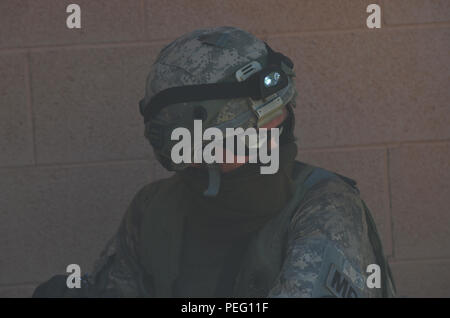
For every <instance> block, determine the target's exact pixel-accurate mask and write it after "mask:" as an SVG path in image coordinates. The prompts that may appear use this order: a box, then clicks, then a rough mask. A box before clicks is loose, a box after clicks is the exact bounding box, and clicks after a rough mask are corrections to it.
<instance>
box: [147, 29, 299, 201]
mask: <svg viewBox="0 0 450 318" xmlns="http://www.w3.org/2000/svg"><path fill="white" fill-rule="evenodd" d="M294 76H295V73H294V71H293V63H292V61H291V60H290V59H289V58H287V57H286V56H284V55H283V54H281V53H278V52H274V51H273V50H272V49H271V48H270V47H269V46H268V45H267V44H266V43H265V42H263V41H261V40H259V39H258V38H256V37H255V36H253V35H252V34H250V33H248V32H246V31H243V30H241V29H239V28H234V27H218V28H212V29H203V30H196V31H193V32H191V33H188V34H185V35H183V36H181V37H180V38H178V39H176V40H175V41H173V42H172V43H170V44H168V45H167V46H165V47H164V48H163V49H162V50H161V52H160V53H159V55H158V56H157V58H156V61H155V62H154V64H153V65H152V68H151V71H150V73H149V75H148V77H147V82H146V91H145V97H144V98H143V99H142V100H141V102H140V105H139V106H140V107H139V108H140V112H141V114H142V115H143V117H144V122H145V136H146V137H147V138H148V140H149V141H150V144H151V145H152V147H153V149H154V152H155V155H156V157H157V159H158V160H159V161H160V162H161V164H162V165H163V166H164V167H165V168H166V169H167V170H169V171H179V170H183V169H185V168H187V167H188V166H190V164H186V163H180V164H176V163H174V162H173V161H172V160H171V150H172V147H173V146H174V144H175V143H176V141H173V140H171V133H172V131H173V130H174V129H175V128H178V127H184V128H187V129H188V130H189V131H190V132H191V136H193V135H194V133H193V132H194V120H195V119H199V120H202V128H203V130H205V129H207V128H210V127H216V128H219V129H220V130H221V131H222V132H223V133H225V129H226V128H238V127H241V128H243V129H247V128H250V127H253V128H259V127H261V126H263V125H264V124H266V123H268V122H269V121H271V120H273V119H274V118H276V117H278V116H281V115H282V114H283V109H286V110H287V111H288V114H289V115H288V116H287V118H286V119H285V120H284V121H283V123H282V124H281V125H280V128H283V129H284V130H283V131H282V135H281V137H280V138H281V139H282V137H283V135H284V137H286V136H289V135H290V136H292V129H293V126H294V125H293V121H294V116H293V112H292V107H295V96H296V94H297V92H296V90H295V86H294V83H293V77H294ZM193 152H194V149H192V155H193ZM207 166H208V168H209V175H210V178H209V179H210V184H209V188H208V191H206V193H205V194H206V195H215V194H216V193H217V192H218V187H219V184H220V170H219V169H218V167H217V165H214V164H208V165H207Z"/></svg>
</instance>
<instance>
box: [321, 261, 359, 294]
mask: <svg viewBox="0 0 450 318" xmlns="http://www.w3.org/2000/svg"><path fill="white" fill-rule="evenodd" d="M325 286H326V287H327V288H328V290H329V291H330V292H331V293H332V294H333V295H334V296H336V297H340V298H360V297H361V296H360V294H359V292H358V288H357V287H356V286H355V285H354V284H353V282H352V280H351V279H350V278H349V277H348V276H347V275H346V274H344V273H343V272H341V271H339V270H338V269H337V268H336V265H334V264H331V266H330V270H329V272H328V276H327V280H326V283H325Z"/></svg>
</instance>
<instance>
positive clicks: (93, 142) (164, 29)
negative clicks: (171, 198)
mask: <svg viewBox="0 0 450 318" xmlns="http://www.w3.org/2000/svg"><path fill="white" fill-rule="evenodd" d="M70 3H77V4H79V5H80V6H81V9H82V29H81V30H69V29H67V28H66V26H65V20H66V17H67V13H66V12H65V11H66V10H65V9H66V6H67V5H68V4H70ZM370 3H378V4H380V5H381V8H382V20H383V24H382V28H381V29H380V30H369V29H367V27H366V24H365V21H366V18H367V15H368V14H367V13H366V7H367V5H368V4H370ZM273 4H274V1H269V0H259V1H254V0H239V1H238V0H228V1H213V0H171V1H163V0H149V1H145V0H127V1H122V0H121V1H119V0H95V1H87V0H75V1H72V0H71V1H66V0H45V1H44V0H4V1H1V2H0V75H1V77H0V78H1V80H0V296H3V297H5V296H29V295H30V294H31V292H32V290H33V288H34V287H35V286H36V285H37V284H38V283H39V282H42V281H44V280H46V279H48V278H49V276H50V275H52V274H55V273H62V272H64V271H65V267H66V266H67V265H68V264H71V263H77V264H80V265H81V268H82V270H83V271H88V270H89V269H90V268H91V266H92V262H93V260H94V259H95V258H96V257H97V255H98V253H99V252H100V250H101V249H102V247H103V245H104V243H105V242H106V240H107V239H108V237H110V236H111V235H112V234H113V233H114V232H115V230H116V228H117V226H118V224H119V222H120V219H121V216H122V215H123V213H124V211H125V209H126V207H127V205H128V203H129V202H130V200H131V198H132V196H133V194H134V193H135V192H136V191H137V190H138V189H139V188H140V187H141V186H142V185H144V184H146V183H148V182H150V181H152V180H155V179H157V178H160V177H161V176H163V175H164V174H165V173H164V171H163V170H162V169H161V168H160V167H159V166H158V164H157V163H156V162H155V160H154V159H153V156H152V153H151V149H150V147H149V146H148V144H147V142H146V141H145V140H144V137H143V125H142V121H141V118H140V116H139V114H138V109H137V102H138V100H139V99H140V98H141V97H142V95H143V92H144V80H145V76H146V73H147V72H148V70H149V67H150V65H151V63H152V61H153V59H154V58H155V56H156V54H157V52H158V51H159V49H160V48H161V47H162V46H163V45H164V44H166V43H168V42H169V41H170V40H172V39H174V38H176V37H177V36H179V35H181V34H182V33H184V32H187V31H190V30H193V29H196V28H200V27H208V26H218V25H233V26H238V27H241V28H244V29H246V30H249V31H251V32H253V33H254V34H256V35H258V36H260V37H261V38H263V39H265V40H267V41H268V42H269V44H270V45H271V46H273V47H274V48H275V49H279V50H282V51H283V52H285V53H286V54H287V55H288V56H290V57H292V59H293V60H294V62H295V66H296V72H297V87H298V90H299V92H300V94H299V98H298V107H297V109H296V116H297V124H296V134H297V136H298V137H299V142H298V144H299V147H300V152H299V155H298V158H299V159H300V160H303V161H306V162H310V163H313V164H317V165H321V166H323V167H326V168H329V169H332V170H336V171H338V172H340V173H343V174H345V175H347V176H350V177H352V178H354V179H356V180H357V181H358V183H359V185H360V188H361V191H362V193H363V197H364V198H365V200H366V201H367V203H368V205H369V206H370V207H371V209H372V210H373V213H374V214H375V218H376V221H377V223H378V227H379V229H380V231H381V233H382V236H383V242H384V245H385V250H386V253H387V254H388V255H389V260H390V262H391V264H392V268H393V271H394V275H395V278H396V281H397V285H398V289H399V294H400V296H408V297H414V296H446V297H449V296H450V213H449V212H450V169H449V168H450V166H449V162H450V160H449V158H450V103H449V100H450V90H449V84H450V83H449V75H450V69H449V65H450V59H449V51H450V2H449V1H448V0H433V1H431V0H369V1H366V0H314V1H312V0H283V1H279V4H278V5H276V6H274V5H273Z"/></svg>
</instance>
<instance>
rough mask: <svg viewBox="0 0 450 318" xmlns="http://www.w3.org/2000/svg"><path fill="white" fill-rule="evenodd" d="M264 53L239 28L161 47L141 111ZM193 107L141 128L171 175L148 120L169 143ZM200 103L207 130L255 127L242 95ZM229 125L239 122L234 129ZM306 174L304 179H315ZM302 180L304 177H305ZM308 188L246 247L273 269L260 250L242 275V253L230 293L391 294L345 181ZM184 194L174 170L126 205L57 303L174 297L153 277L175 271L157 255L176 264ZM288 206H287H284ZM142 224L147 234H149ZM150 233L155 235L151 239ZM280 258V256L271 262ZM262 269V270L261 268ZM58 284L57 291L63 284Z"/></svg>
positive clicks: (224, 76) (290, 103) (363, 215)
mask: <svg viewBox="0 0 450 318" xmlns="http://www.w3.org/2000/svg"><path fill="white" fill-rule="evenodd" d="M224 35H226V36H224ZM265 53H266V49H265V47H264V43H263V42H262V41H259V40H257V39H256V38H254V37H253V36H251V35H249V34H248V33H246V32H245V31H242V30H239V29H236V28H230V27H221V28H216V29H209V30H198V31H194V32H192V33H190V34H188V35H185V36H183V37H181V38H179V39H177V40H176V41H174V42H172V43H171V44H169V45H168V46H166V47H165V48H164V49H163V50H162V51H161V53H160V54H159V56H158V58H157V62H156V63H155V64H154V66H153V68H152V71H151V73H150V75H149V77H148V79H147V87H146V96H145V98H144V100H143V103H142V104H141V111H144V110H145V109H143V108H145V104H146V103H148V102H149V101H150V100H151V98H152V97H153V96H154V95H155V94H156V93H158V92H160V91H161V90H164V89H166V88H168V87H173V86H183V85H190V84H201V83H216V82H221V81H225V82H226V81H233V80H234V73H235V72H236V69H237V68H239V67H242V65H243V64H246V63H249V62H251V61H252V60H255V59H260V61H261V63H264V54H265ZM286 72H287V74H288V75H289V86H288V87H287V89H286V90H285V92H284V95H283V97H285V103H284V104H283V106H286V107H287V108H289V109H291V107H295V98H294V97H295V96H296V91H295V87H294V85H293V82H291V81H292V78H293V77H294V76H295V74H294V72H293V71H292V70H289V69H286ZM199 105H202V103H179V104H176V105H171V106H170V107H166V108H165V109H163V110H162V111H161V112H160V113H159V115H158V116H157V118H156V119H155V120H154V121H153V122H148V123H146V128H145V135H146V136H147V138H148V139H149V140H150V141H151V143H152V145H153V146H154V148H155V153H156V155H157V157H158V159H159V160H160V161H161V162H162V163H163V165H164V166H165V167H166V168H169V169H170V170H176V171H177V170H183V169H185V168H186V165H183V164H181V165H174V164H173V163H172V162H170V160H169V159H170V149H171V147H172V144H171V143H170V142H169V143H167V144H165V145H163V146H161V147H159V149H156V147H155V144H156V142H155V133H154V132H153V131H152V129H153V127H155V122H156V126H157V127H158V128H159V129H160V131H159V134H160V135H157V136H156V137H157V138H159V137H161V136H164V135H166V137H167V133H168V132H170V130H171V129H173V128H175V127H180V126H185V125H186V118H188V119H191V118H192V117H191V116H192V112H193V111H195V109H196V107H198V106H199ZM203 106H205V108H206V109H208V114H207V117H206V118H205V120H204V123H205V125H204V129H206V128H208V127H217V126H218V125H221V124H224V123H225V125H224V126H223V127H222V128H225V127H227V125H228V126H236V125H238V126H239V127H243V128H247V127H253V126H255V124H256V121H257V119H256V117H255V116H254V115H253V113H252V112H249V111H248V109H249V100H248V99H247V98H237V99H233V100H225V101H208V102H207V103H205V104H204V105H203ZM236 118H241V120H240V121H239V122H236V120H235V119H236ZM191 120H192V119H191ZM292 128H293V127H291V129H292ZM164 129H166V130H164ZM161 131H162V132H161ZM290 133H292V131H290ZM161 134H162V135H161ZM284 134H285V135H287V134H288V133H287V132H285V133H284ZM282 136H283V135H282ZM291 137H292V136H291ZM152 139H153V140H152ZM156 141H157V140H156ZM297 166H299V167H302V168H301V169H300V168H299V169H300V174H302V172H301V171H307V170H308V169H309V168H310V167H309V168H308V166H307V165H304V164H300V163H298V164H297ZM310 170H311V169H310ZM311 171H312V170H311ZM311 171H309V173H310V174H311V175H314V174H313V173H311ZM309 176H310V175H309V174H308V178H309ZM305 178H306V175H305ZM306 180H307V181H308V180H310V179H306ZM303 181H304V180H303ZM316 181H317V180H316ZM305 184H306V183H301V184H297V185H296V189H297V190H301V191H303V192H302V195H301V200H300V202H298V204H295V205H293V206H292V211H293V212H291V213H292V214H290V215H289V218H288V221H289V222H288V223H287V224H286V226H279V227H278V229H277V231H279V233H271V232H270V230H269V231H266V232H267V233H265V232H264V229H266V230H267V229H270V227H267V226H265V227H263V228H262V229H261V231H259V232H257V233H256V234H255V236H254V237H258V235H259V236H262V237H260V240H259V241H256V243H255V242H254V243H255V244H253V245H249V247H250V249H249V250H248V251H247V254H248V255H250V254H252V252H254V251H252V250H251V249H252V248H253V250H257V249H258V248H259V247H261V249H262V250H264V249H269V250H268V253H273V255H281V258H280V259H279V261H278V262H277V261H275V262H273V264H275V265H270V263H271V261H272V260H271V259H270V258H271V257H270V255H272V254H270V255H269V254H265V253H266V252H267V251H265V250H264V251H263V252H262V254H261V255H259V256H258V255H256V258H253V262H254V264H253V265H254V270H253V269H252V270H247V268H245V267H246V266H247V265H249V267H251V266H253V265H251V264H252V263H251V262H252V260H251V259H250V261H248V262H247V263H246V261H245V259H246V258H245V255H244V256H243V257H242V258H243V259H244V261H243V263H242V268H241V270H240V271H239V272H238V273H237V275H236V277H235V278H233V279H235V280H236V284H235V285H236V286H237V287H236V289H235V290H234V292H233V293H232V294H230V295H227V296H237V297H258V296H260V297H334V296H335V297H381V296H390V295H392V294H393V293H394V287H393V281H392V278H391V276H390V272H389V268H388V266H387V265H386V261H385V258H384V255H382V248H381V243H380V242H379V238H378V234H376V229H375V228H374V225H373V221H372V220H371V216H370V213H369V212H368V210H367V208H366V206H365V204H364V202H363V201H362V200H361V198H360V197H359V191H358V190H357V188H356V187H355V185H354V183H353V182H351V181H350V180H349V179H347V178H345V177H339V176H336V175H332V177H329V178H324V179H322V180H318V181H317V182H313V183H312V184H310V186H306V185H305ZM188 193H189V189H188V187H186V185H184V184H183V183H182V182H180V179H179V177H178V173H176V174H175V175H174V176H172V177H170V178H168V179H164V180H160V181H157V182H154V183H152V184H149V185H147V186H145V187H144V188H143V189H141V190H140V191H139V192H138V193H137V195H136V196H135V198H134V199H133V201H132V203H131V204H130V206H129V208H128V210H127V212H126V214H125V216H124V218H123V220H122V223H121V225H120V228H119V230H118V232H117V234H116V235H115V236H114V238H113V239H112V240H111V241H110V242H109V243H108V244H107V247H106V248H105V250H104V251H103V253H102V255H101V257H100V259H99V261H98V262H97V263H96V266H95V269H94V271H93V273H92V274H91V275H90V276H89V277H87V278H86V279H85V280H84V281H83V287H82V288H81V289H80V290H65V291H64V292H63V293H60V294H59V296H66V297H76V296H85V297H91V296H92V297H136V296H141V297H147V296H149V297H152V296H156V297H159V296H161V295H164V296H171V295H172V291H171V290H170V288H167V286H166V287H165V289H166V290H164V291H163V292H161V288H162V287H161V286H164V284H159V285H158V280H159V281H162V282H163V283H164V280H170V279H172V278H173V276H174V275H175V274H176V273H177V270H178V268H177V266H178V262H177V261H168V262H167V265H165V264H166V263H164V261H161V262H160V263H158V259H157V258H158V257H159V256H158V255H162V254H164V253H165V254H168V255H165V254H164V256H165V257H167V259H165V261H167V260H176V258H174V259H172V258H170V257H171V255H169V254H170V253H171V252H172V251H171V250H170V249H171V247H172V246H170V245H169V246H168V251H166V250H165V248H162V247H161V246H163V244H166V241H167V239H166V236H165V235H169V234H167V233H168V232H171V231H172V233H171V234H170V235H172V236H170V239H169V240H173V241H176V240H177V239H179V238H178V237H177V235H178V234H177V233H178V231H179V230H181V229H182V228H181V227H177V228H175V229H172V228H171V224H175V225H177V224H178V223H177V222H178V221H177V219H176V218H174V220H170V217H171V214H170V213H169V212H170V211H171V210H173V211H179V210H183V208H184V206H183V204H185V203H186V204H187V202H189V195H188ZM289 204H291V202H288V204H287V205H289ZM168 206H170V207H171V208H170V207H168ZM149 215H151V218H150V220H151V222H150V223H148V221H146V219H148V218H149ZM174 215H175V214H174ZM274 220H275V221H274ZM276 220H277V217H274V218H273V219H271V220H270V222H267V223H268V224H269V225H270V223H271V224H272V225H273V224H274V223H276ZM146 222H147V223H146ZM170 222H174V223H170ZM147 224H148V225H149V226H153V228H152V229H149V228H146V227H145V226H146V225H147ZM177 226H178V225H177ZM158 227H161V228H163V230H160V229H159V228H158ZM164 227H166V228H164ZM152 231H153V232H157V233H156V234H155V233H151V232H152ZM164 231H166V232H164ZM148 232H150V234H148ZM146 233H147V234H146ZM158 233H159V234H158ZM261 233H262V234H261ZM264 233H265V234H264ZM374 233H375V234H374ZM146 235H147V236H146ZM152 235H153V236H152ZM158 235H160V236H158ZM264 235H266V237H267V236H270V235H272V236H275V239H276V240H278V236H279V237H283V240H284V241H283V242H285V244H284V243H283V245H279V246H278V245H276V244H275V245H272V244H264V242H265V241H264V240H265V239H266V237H264ZM278 241H281V240H278ZM278 241H277V242H278ZM258 244H259V245H258ZM164 246H165V245H164ZM273 247H275V249H274V248H273ZM270 248H272V251H270ZM148 251H159V252H158V253H159V254H157V253H155V254H154V255H152V256H150V257H149V258H150V260H148V259H147V260H144V258H145V257H143V254H145V253H146V252H148ZM267 255H269V256H267ZM258 257H259V260H260V261H256V263H255V261H254V260H255V259H258ZM277 257H279V256H276V257H274V258H277ZM151 258H153V260H152V259H151ZM155 258H156V260H155ZM266 263H267V264H269V265H267V264H266ZM380 263H382V264H380ZM370 264H378V265H381V268H382V275H383V277H384V278H385V279H384V280H383V281H382V284H383V286H382V288H381V289H378V288H368V286H367V285H366V280H367V277H368V275H367V273H366V268H367V266H368V265H370ZM250 265H251V266H250ZM264 266H266V269H265V270H264V269H263V270H261V268H264ZM165 267H168V269H166V268H165ZM266 274H267V275H266ZM166 276H167V277H166ZM61 280H63V278H61ZM61 280H60V281H59V283H58V284H61V283H63V282H62V281H61ZM155 280H156V282H155ZM64 283H65V280H64ZM55 284H56V283H55ZM50 285H52V284H50ZM50 285H49V283H47V284H44V285H42V286H41V287H40V288H38V290H37V291H36V293H35V295H36V296H49V295H50V296H55V295H54V293H53V294H52V292H51V289H52V286H54V285H52V286H50Z"/></svg>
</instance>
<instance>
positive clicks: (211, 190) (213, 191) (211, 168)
mask: <svg viewBox="0 0 450 318" xmlns="http://www.w3.org/2000/svg"><path fill="white" fill-rule="evenodd" d="M220 174H221V172H220V167H219V164H217V163H212V164H209V165H208V188H207V189H206V190H205V192H203V195H204V196H205V197H215V196H217V194H218V193H219V189H220Z"/></svg>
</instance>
